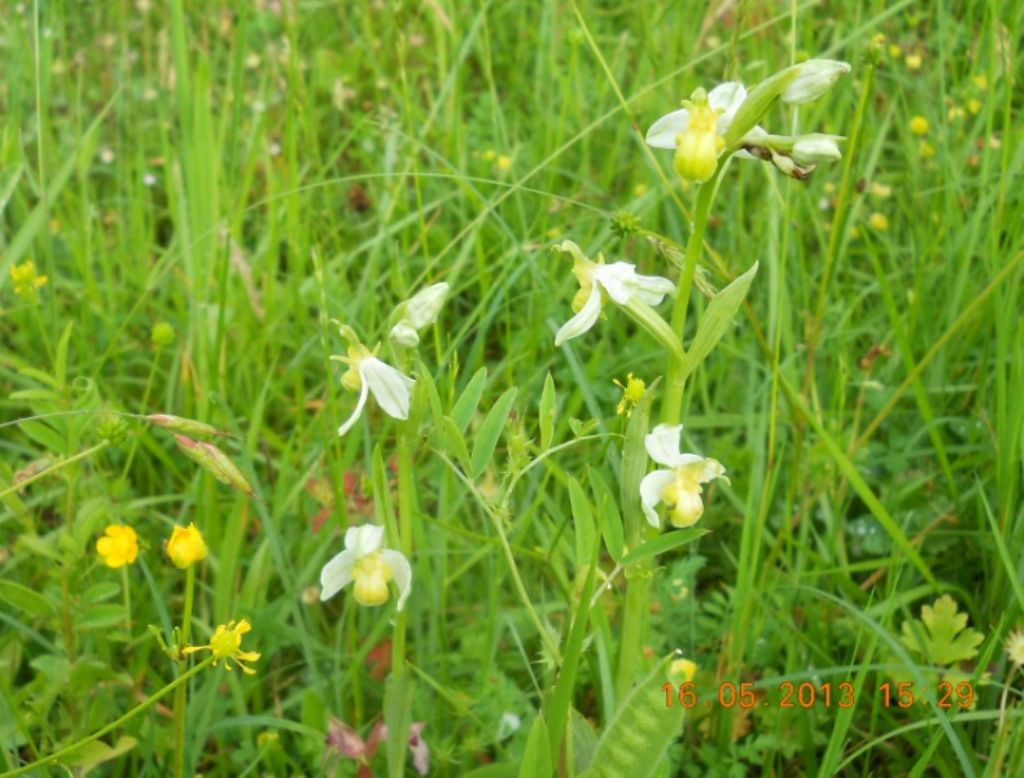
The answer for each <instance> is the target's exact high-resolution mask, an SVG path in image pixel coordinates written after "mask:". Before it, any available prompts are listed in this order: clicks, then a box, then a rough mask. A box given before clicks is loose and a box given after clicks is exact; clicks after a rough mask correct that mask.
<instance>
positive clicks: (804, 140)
mask: <svg viewBox="0 0 1024 778" xmlns="http://www.w3.org/2000/svg"><path fill="white" fill-rule="evenodd" d="M839 140H841V138H839V136H837V135H825V134H822V133H818V132H815V133H811V134H810V135H801V136H799V137H798V138H797V139H796V141H795V142H794V143H793V154H792V156H793V160H794V161H795V162H797V164H800V165H814V164H816V163H818V162H832V161H834V160H837V159H840V158H842V156H843V154H842V152H841V151H840V150H839V144H838V143H837V141H839Z"/></svg>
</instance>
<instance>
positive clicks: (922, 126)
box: [910, 116, 928, 135]
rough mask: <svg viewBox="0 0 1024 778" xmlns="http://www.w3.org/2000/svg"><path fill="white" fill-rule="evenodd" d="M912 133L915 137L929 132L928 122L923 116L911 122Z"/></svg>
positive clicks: (916, 117)
mask: <svg viewBox="0 0 1024 778" xmlns="http://www.w3.org/2000/svg"><path fill="white" fill-rule="evenodd" d="M910 131H911V132H912V133H914V134H915V135H924V134H925V133H926V132H928V120H927V119H925V118H924V117H923V116H915V117H914V118H913V119H911V120H910Z"/></svg>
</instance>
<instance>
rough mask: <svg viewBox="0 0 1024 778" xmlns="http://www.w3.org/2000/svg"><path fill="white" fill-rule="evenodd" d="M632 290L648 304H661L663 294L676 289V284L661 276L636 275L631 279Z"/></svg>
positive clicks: (670, 292) (663, 297)
mask: <svg viewBox="0 0 1024 778" xmlns="http://www.w3.org/2000/svg"><path fill="white" fill-rule="evenodd" d="M633 291H634V292H635V293H636V296H637V297H639V298H640V299H641V300H643V301H644V302H645V303H647V304H648V305H661V301H662V300H664V299H665V295H667V294H672V293H674V292H675V291H676V285H675V284H673V283H672V282H671V281H669V280H668V279H667V278H662V277H661V276H642V275H639V274H638V275H637V276H636V278H634V279H633Z"/></svg>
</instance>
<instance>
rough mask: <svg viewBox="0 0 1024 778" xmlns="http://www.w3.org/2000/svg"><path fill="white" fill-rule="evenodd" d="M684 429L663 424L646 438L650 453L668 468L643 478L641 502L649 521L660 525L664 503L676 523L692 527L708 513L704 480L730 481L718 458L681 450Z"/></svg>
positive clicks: (652, 524)
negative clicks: (659, 512) (659, 509)
mask: <svg viewBox="0 0 1024 778" xmlns="http://www.w3.org/2000/svg"><path fill="white" fill-rule="evenodd" d="M682 433H683V425H682V424H676V425H672V424H659V425H658V426H657V427H655V428H654V429H653V430H652V431H651V432H650V433H649V434H648V435H647V437H645V438H644V445H645V446H646V448H647V454H648V455H649V456H650V457H651V459H653V460H654V461H655V462H657V463H658V464H659V465H664V466H665V467H666V468H667V469H665V470H655V471H654V472H652V473H648V474H647V475H646V476H644V479H643V481H641V482H640V504H641V505H642V506H643V509H644V515H645V516H646V517H647V521H648V522H650V524H651V526H652V527H655V528H656V529H660V528H661V521H660V520H659V519H658V514H657V512H656V511H655V510H654V509H655V508H656V507H657V506H658V505H659V504H660V503H664V504H665V505H666V506H668V507H669V509H670V513H669V519H670V521H671V522H672V525H673V526H675V527H689V526H692V525H693V524H696V523H697V520H698V519H700V517H701V515H702V514H703V513H704V503H703V501H702V500H701V498H700V495H701V492H702V491H703V489H702V488H701V484H705V483H708V482H709V481H714V480H715V479H716V478H721V479H722V480H723V481H725V482H726V483H728V482H729V479H728V478H726V477H725V468H724V467H722V465H721V464H720V463H719V462H718V461H716V460H714V459H708V458H706V457H702V456H700V455H699V454H684V453H682V452H681V451H680V450H679V443H680V437H681V436H682Z"/></svg>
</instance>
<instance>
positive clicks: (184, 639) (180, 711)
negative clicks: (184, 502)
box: [174, 564, 196, 778]
mask: <svg viewBox="0 0 1024 778" xmlns="http://www.w3.org/2000/svg"><path fill="white" fill-rule="evenodd" d="M195 586H196V566H195V565H194V564H191V565H189V566H188V569H187V570H185V610H184V612H183V613H182V616H181V635H180V639H179V642H178V655H179V656H180V657H181V659H180V660H178V672H179V673H182V675H188V673H185V672H184V670H185V665H186V663H187V662H188V660H187V659H186V658H185V656H184V654H183V653H182V651H183V650H184V649H185V646H187V645H188V637H189V632H190V627H191V624H192V602H193V599H194V597H195ZM187 702H188V686H186V685H185V684H182V685H181V686H179V687H178V689H177V691H176V692H175V693H174V776H175V778H181V777H182V776H183V775H184V774H185V706H186V704H187Z"/></svg>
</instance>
